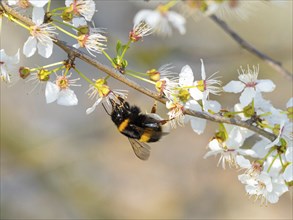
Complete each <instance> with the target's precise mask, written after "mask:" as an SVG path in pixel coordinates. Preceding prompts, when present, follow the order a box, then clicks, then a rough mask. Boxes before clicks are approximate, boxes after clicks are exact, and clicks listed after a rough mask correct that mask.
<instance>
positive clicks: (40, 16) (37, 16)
mask: <svg viewBox="0 0 293 220" xmlns="http://www.w3.org/2000/svg"><path fill="white" fill-rule="evenodd" d="M44 16H45V11H44V9H43V8H39V7H34V8H33V15H32V20H33V22H34V23H35V24H36V25H40V24H43V22H44Z"/></svg>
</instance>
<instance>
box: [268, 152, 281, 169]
mask: <svg viewBox="0 0 293 220" xmlns="http://www.w3.org/2000/svg"><path fill="white" fill-rule="evenodd" d="M278 156H279V154H277V155H276V156H274V159H273V161H272V162H271V164H270V166H269V168H268V169H267V172H268V173H269V172H270V170H271V168H272V166H273V164H274V162H275V160H276V159H277V158H278Z"/></svg>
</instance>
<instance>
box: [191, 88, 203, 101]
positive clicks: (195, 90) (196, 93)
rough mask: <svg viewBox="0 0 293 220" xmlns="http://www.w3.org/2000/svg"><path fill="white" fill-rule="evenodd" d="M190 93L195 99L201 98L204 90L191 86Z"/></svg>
mask: <svg viewBox="0 0 293 220" xmlns="http://www.w3.org/2000/svg"><path fill="white" fill-rule="evenodd" d="M189 94H190V96H191V97H192V98H193V99H194V100H201V99H203V92H202V91H200V90H199V89H198V88H191V89H189Z"/></svg>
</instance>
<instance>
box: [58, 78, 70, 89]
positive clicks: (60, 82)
mask: <svg viewBox="0 0 293 220" xmlns="http://www.w3.org/2000/svg"><path fill="white" fill-rule="evenodd" d="M56 85H57V86H59V88H60V89H67V88H68V87H69V80H68V79H67V78H66V76H58V78H57V80H56Z"/></svg>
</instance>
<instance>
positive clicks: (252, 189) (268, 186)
mask: <svg viewBox="0 0 293 220" xmlns="http://www.w3.org/2000/svg"><path fill="white" fill-rule="evenodd" d="M244 183H245V184H246V185H245V190H246V192H247V193H248V195H250V196H252V195H254V196H255V199H256V200H257V199H260V200H261V204H265V205H266V204H267V203H268V202H270V203H276V202H278V200H279V197H280V196H281V195H282V194H283V193H284V192H286V191H288V187H287V186H286V184H285V182H284V179H283V178H282V177H281V176H278V177H276V178H273V177H271V176H270V175H269V174H268V173H267V172H265V171H262V172H261V173H260V175H258V176H256V177H255V178H254V179H253V178H252V179H249V180H247V181H244Z"/></svg>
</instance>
